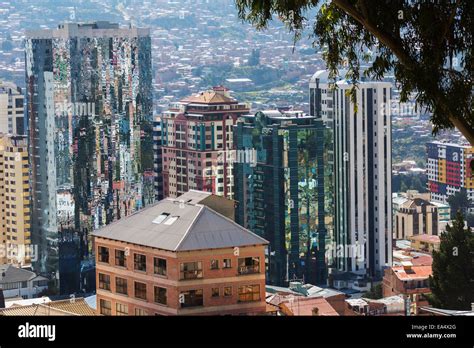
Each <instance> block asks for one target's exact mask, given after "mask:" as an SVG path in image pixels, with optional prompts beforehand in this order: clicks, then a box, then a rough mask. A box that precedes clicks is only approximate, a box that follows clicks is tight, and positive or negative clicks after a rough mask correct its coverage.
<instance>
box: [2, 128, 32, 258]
mask: <svg viewBox="0 0 474 348" xmlns="http://www.w3.org/2000/svg"><path fill="white" fill-rule="evenodd" d="M30 228H31V222H30V189H29V166H28V145H27V141H26V138H25V137H24V136H16V135H6V134H2V133H0V264H2V263H9V264H13V265H15V266H18V267H23V266H28V265H30V264H31V256H32V254H34V250H32V249H31V231H30Z"/></svg>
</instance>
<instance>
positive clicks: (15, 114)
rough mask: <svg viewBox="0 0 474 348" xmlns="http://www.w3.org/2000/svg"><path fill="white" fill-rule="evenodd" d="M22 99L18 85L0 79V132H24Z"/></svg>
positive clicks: (19, 133)
mask: <svg viewBox="0 0 474 348" xmlns="http://www.w3.org/2000/svg"><path fill="white" fill-rule="evenodd" d="M23 101H24V96H23V91H22V90H21V88H20V87H18V86H17V85H15V84H14V83H12V82H6V81H0V133H6V134H17V135H23V134H25V126H24V124H25V119H24V108H23Z"/></svg>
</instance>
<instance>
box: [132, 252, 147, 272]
mask: <svg viewBox="0 0 474 348" xmlns="http://www.w3.org/2000/svg"><path fill="white" fill-rule="evenodd" d="M134 268H135V269H136V270H137V271H143V272H146V256H145V255H142V254H134Z"/></svg>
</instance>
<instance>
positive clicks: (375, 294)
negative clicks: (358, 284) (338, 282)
mask: <svg viewBox="0 0 474 348" xmlns="http://www.w3.org/2000/svg"><path fill="white" fill-rule="evenodd" d="M362 297H364V298H370V299H372V300H378V299H381V298H382V297H383V291H382V284H381V283H380V284H377V285H374V286H372V287H371V288H370V290H369V291H367V292H365V293H364V295H362Z"/></svg>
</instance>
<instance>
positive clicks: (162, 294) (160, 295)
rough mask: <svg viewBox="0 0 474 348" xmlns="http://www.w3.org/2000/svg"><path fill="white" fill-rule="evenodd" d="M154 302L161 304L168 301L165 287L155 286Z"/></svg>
mask: <svg viewBox="0 0 474 348" xmlns="http://www.w3.org/2000/svg"><path fill="white" fill-rule="evenodd" d="M155 302H156V303H159V304H162V305H166V304H167V303H168V299H167V296H166V288H160V287H158V286H155Z"/></svg>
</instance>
